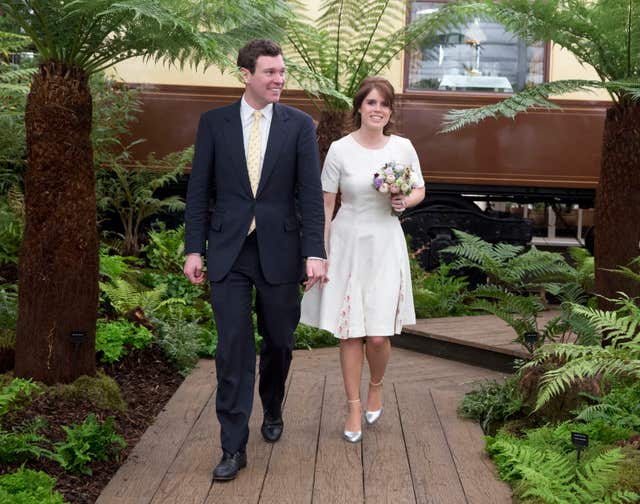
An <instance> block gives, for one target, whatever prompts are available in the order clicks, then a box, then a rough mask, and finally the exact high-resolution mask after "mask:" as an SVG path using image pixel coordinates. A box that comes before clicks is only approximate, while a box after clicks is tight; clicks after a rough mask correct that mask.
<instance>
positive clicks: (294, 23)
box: [286, 0, 485, 156]
mask: <svg viewBox="0 0 640 504" xmlns="http://www.w3.org/2000/svg"><path fill="white" fill-rule="evenodd" d="M405 8H406V3H405V2H404V1H402V0H324V1H323V3H322V5H321V13H320V16H319V17H318V19H317V20H316V21H312V20H310V19H308V18H305V16H304V14H303V13H302V12H301V11H298V12H297V14H296V16H295V18H293V19H291V20H290V21H289V22H288V23H287V24H286V29H287V41H288V45H289V48H288V49H289V50H288V51H287V52H288V53H292V54H293V56H292V60H293V61H294V63H296V64H297V66H295V67H291V66H290V67H289V70H290V73H291V74H292V75H293V77H294V78H296V79H297V80H299V81H300V82H301V83H302V84H303V87H304V88H305V89H307V90H309V91H311V92H312V93H314V94H315V93H318V94H319V95H320V97H321V102H322V103H317V105H318V106H320V105H321V104H322V105H323V111H322V114H321V118H320V124H319V126H318V138H319V142H320V152H321V155H322V156H324V154H325V153H326V151H327V150H328V148H329V145H330V144H331V142H332V141H334V140H336V139H337V138H339V137H340V136H341V135H342V134H343V133H344V130H345V125H346V120H345V117H346V114H345V112H346V111H348V110H349V108H350V106H351V104H350V101H351V99H352V98H353V96H354V95H355V93H356V91H357V90H358V87H359V85H360V82H362V80H363V79H364V78H365V77H367V76H371V75H378V74H379V73H380V72H382V71H383V69H384V68H385V67H387V66H389V64H390V63H391V62H392V60H393V59H394V58H395V57H397V56H398V55H399V54H400V52H401V51H402V50H403V49H404V48H406V47H407V46H409V45H411V44H416V43H419V42H425V41H428V40H430V39H431V38H434V39H435V37H437V35H438V34H439V33H442V32H448V31H450V30H451V29H453V28H455V27H459V26H461V25H464V24H465V22H466V21H465V19H467V18H468V17H471V16H473V15H476V14H479V13H482V12H484V10H485V7H484V5H481V4H460V3H457V2H455V3H451V4H448V5H447V6H445V7H443V8H442V9H439V10H438V11H436V12H433V13H431V14H428V15H424V16H421V17H419V18H418V19H416V20H414V21H413V22H411V23H409V24H408V25H405V21H404V20H405ZM398 26H401V28H398ZM300 68H303V69H305V71H306V72H305V74H304V75H300V74H299V69H300ZM327 82H329V83H331V84H332V85H333V87H334V89H335V90H336V91H337V92H338V93H327V92H325V91H324V90H323V89H326V88H327V85H326V84H327Z"/></svg>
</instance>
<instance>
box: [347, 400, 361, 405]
mask: <svg viewBox="0 0 640 504" xmlns="http://www.w3.org/2000/svg"><path fill="white" fill-rule="evenodd" d="M347 402H348V403H349V404H353V403H357V402H360V399H347Z"/></svg>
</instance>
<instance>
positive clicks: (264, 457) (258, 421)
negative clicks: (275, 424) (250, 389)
mask: <svg viewBox="0 0 640 504" xmlns="http://www.w3.org/2000/svg"><path fill="white" fill-rule="evenodd" d="M291 376H292V373H289V376H288V378H287V383H286V390H285V399H284V405H283V406H284V407H285V408H286V404H287V398H288V396H289V393H288V390H289V387H290V386H291ZM258 380H259V377H256V387H255V391H254V397H253V411H252V412H251V418H250V419H249V433H250V434H249V441H248V442H247V448H246V450H247V467H246V468H244V469H242V471H240V473H239V475H238V477H237V478H236V479H235V480H233V481H228V482H220V481H215V482H214V483H213V486H212V487H211V489H210V490H209V495H208V496H207V500H206V504H252V503H257V502H259V500H260V491H261V490H262V485H263V483H264V478H265V476H266V473H267V468H268V467H269V460H270V458H271V454H272V452H273V447H274V446H275V445H274V444H272V443H267V442H266V441H265V440H264V439H263V438H262V434H261V432H260V427H261V426H262V419H263V412H262V403H261V402H260V393H259V389H258ZM285 434H287V435H288V425H285V432H284V433H283V436H284V435H285Z"/></svg>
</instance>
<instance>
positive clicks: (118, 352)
mask: <svg viewBox="0 0 640 504" xmlns="http://www.w3.org/2000/svg"><path fill="white" fill-rule="evenodd" d="M153 339H154V336H153V333H152V332H151V331H150V330H149V329H147V328H146V327H143V326H139V325H135V324H133V323H132V322H129V321H127V320H114V321H106V320H98V322H97V327H96V352H100V361H101V362H105V363H111V362H116V361H118V360H120V359H121V358H122V357H123V356H125V355H126V354H127V353H128V349H129V347H133V348H136V349H142V348H145V347H147V346H149V345H150V344H151V343H152V341H153Z"/></svg>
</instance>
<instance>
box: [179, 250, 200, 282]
mask: <svg viewBox="0 0 640 504" xmlns="http://www.w3.org/2000/svg"><path fill="white" fill-rule="evenodd" d="M183 271H184V274H185V275H186V277H187V278H188V279H189V281H190V282H191V283H192V284H200V283H202V282H204V278H205V276H204V272H203V271H202V257H200V254H189V255H188V256H187V259H186V260H185V261H184V270H183Z"/></svg>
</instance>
